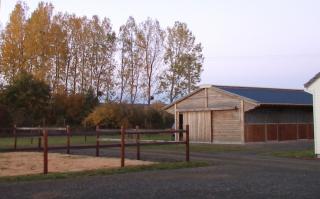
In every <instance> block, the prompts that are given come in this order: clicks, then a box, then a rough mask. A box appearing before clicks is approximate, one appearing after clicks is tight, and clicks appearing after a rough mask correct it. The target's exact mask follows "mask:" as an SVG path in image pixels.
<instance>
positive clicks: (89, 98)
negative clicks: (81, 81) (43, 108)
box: [49, 90, 99, 126]
mask: <svg viewBox="0 0 320 199" xmlns="http://www.w3.org/2000/svg"><path fill="white" fill-rule="evenodd" d="M98 104H99V101H98V98H97V97H96V96H95V95H94V94H93V91H92V90H89V91H88V92H87V93H85V94H69V95H68V94H66V93H59V94H55V95H54V96H53V97H52V104H51V108H50V109H51V114H50V121H49V123H50V124H55V125H60V126H61V125H65V124H69V125H76V126H78V125H81V122H82V120H83V119H84V118H85V117H86V116H87V115H88V114H89V113H90V112H92V111H93V109H94V108H95V107H96V106H97V105H98Z"/></svg>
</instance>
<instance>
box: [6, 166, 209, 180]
mask: <svg viewBox="0 0 320 199" xmlns="http://www.w3.org/2000/svg"><path fill="white" fill-rule="evenodd" d="M206 166H209V164H208V163H207V162H173V163H158V164H153V165H144V166H132V167H124V168H118V169H97V170H90V171H81V172H67V173H49V174H47V175H43V174H35V175H25V176H13V177H0V182H17V181H35V180H56V179H67V178H77V177H88V176H103V175H114V174H123V173H132V172H141V171H156V170H173V169H182V168H195V167H206Z"/></svg>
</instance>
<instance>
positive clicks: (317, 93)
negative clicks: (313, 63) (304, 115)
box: [307, 78, 320, 158]
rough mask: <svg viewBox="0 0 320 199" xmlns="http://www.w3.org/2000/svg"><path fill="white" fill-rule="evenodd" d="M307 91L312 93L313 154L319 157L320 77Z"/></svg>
mask: <svg viewBox="0 0 320 199" xmlns="http://www.w3.org/2000/svg"><path fill="white" fill-rule="evenodd" d="M307 91H308V92H310V93H311V94H312V95H313V119H314V146H315V154H316V155H317V156H318V157H319V158H320V78H318V80H317V81H315V82H314V83H313V84H312V85H310V86H309V88H307Z"/></svg>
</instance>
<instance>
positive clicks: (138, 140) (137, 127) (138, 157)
mask: <svg viewBox="0 0 320 199" xmlns="http://www.w3.org/2000/svg"><path fill="white" fill-rule="evenodd" d="M138 129H139V126H136V132H137V134H136V144H137V160H140V134H139V133H138Z"/></svg>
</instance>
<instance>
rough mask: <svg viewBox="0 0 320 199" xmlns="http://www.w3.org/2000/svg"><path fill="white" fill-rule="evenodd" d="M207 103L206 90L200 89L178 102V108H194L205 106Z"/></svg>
mask: <svg viewBox="0 0 320 199" xmlns="http://www.w3.org/2000/svg"><path fill="white" fill-rule="evenodd" d="M205 104H206V94H205V91H204V90H200V91H199V92H197V93H195V94H194V95H192V96H190V97H188V98H186V99H184V100H183V101H181V102H179V103H178V104H177V109H193V108H204V107H205Z"/></svg>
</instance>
